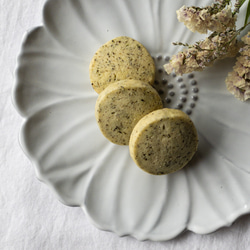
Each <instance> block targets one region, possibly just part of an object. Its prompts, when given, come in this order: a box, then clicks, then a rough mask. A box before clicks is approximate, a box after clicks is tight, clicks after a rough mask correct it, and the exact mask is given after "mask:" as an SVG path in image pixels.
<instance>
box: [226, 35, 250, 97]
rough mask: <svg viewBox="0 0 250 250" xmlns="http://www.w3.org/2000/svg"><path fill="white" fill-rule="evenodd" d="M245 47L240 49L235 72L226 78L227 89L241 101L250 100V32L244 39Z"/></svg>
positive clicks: (234, 68)
mask: <svg viewBox="0 0 250 250" xmlns="http://www.w3.org/2000/svg"><path fill="white" fill-rule="evenodd" d="M242 41H243V42H244V46H243V47H242V48H241V49H240V51H239V52H240V55H239V56H238V57H237V60H236V64H235V66H234V67H233V71H232V72H229V73H228V76H227V78H226V86H227V89H228V90H229V91H230V92H231V93H232V94H233V95H234V96H235V97H236V98H238V99H239V100H241V101H246V100H248V99H250V32H248V34H247V35H245V36H244V37H242Z"/></svg>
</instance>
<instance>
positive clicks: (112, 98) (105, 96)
mask: <svg viewBox="0 0 250 250" xmlns="http://www.w3.org/2000/svg"><path fill="white" fill-rule="evenodd" d="M162 106H163V105H162V101H161V98H160V96H159V94H158V93H157V91H156V90H155V89H154V88H153V87H152V86H151V85H149V84H147V83H144V82H142V81H139V80H122V81H119V82H115V83H112V84H110V85H109V86H108V87H107V88H106V89H105V90H103V91H102V93H101V94H100V95H99V96H98V98H97V102H96V106H95V116H96V120H97V122H98V125H99V128H100V130H101V131H102V133H103V135H104V136H105V137H106V138H107V139H108V140H110V141H111V142H113V143H115V144H119V145H128V144H129V138H130V134H131V132H132V130H133V128H134V126H135V125H136V123H137V122H138V121H139V120H140V119H141V118H142V117H143V116H145V115H146V114H148V113H150V112H152V111H153V110H156V109H161V108H162Z"/></svg>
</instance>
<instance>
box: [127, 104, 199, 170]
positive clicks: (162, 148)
mask: <svg viewBox="0 0 250 250" xmlns="http://www.w3.org/2000/svg"><path fill="white" fill-rule="evenodd" d="M197 147H198V135H197V131H196V128H195V126H194V124H193V122H192V121H191V119H190V118H189V116H188V115H186V114H185V113H184V112H182V111H180V110H176V109H167V108H164V109H161V110H156V111H153V112H151V113H149V114H148V115H146V116H145V117H143V118H142V119H141V120H140V121H139V122H138V123H137V124H136V126H135V127H134V130H133V132H132V134H131V137H130V142H129V150H130V155H131V157H132V159H133V160H134V161H135V163H136V164H137V165H138V166H139V167H140V168H141V169H143V170H144V171H146V172H148V173H150V174H154V175H163V174H169V173H173V172H175V171H177V170H180V169H181V168H183V167H184V166H185V165H186V164H187V163H188V162H189V161H190V160H191V159H192V157H193V155H194V154H195V152H196V150H197Z"/></svg>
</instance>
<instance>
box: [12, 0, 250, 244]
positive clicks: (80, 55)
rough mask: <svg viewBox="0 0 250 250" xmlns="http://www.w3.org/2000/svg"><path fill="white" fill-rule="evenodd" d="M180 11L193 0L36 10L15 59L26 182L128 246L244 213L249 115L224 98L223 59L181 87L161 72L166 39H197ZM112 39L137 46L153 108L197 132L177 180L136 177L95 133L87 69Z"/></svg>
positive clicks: (127, 161) (54, 3)
mask: <svg viewBox="0 0 250 250" xmlns="http://www.w3.org/2000/svg"><path fill="white" fill-rule="evenodd" d="M184 3H185V4H186V5H192V4H195V5H197V4H198V3H199V1H172V0H136V1H135V0H91V1H88V0H51V1H48V2H47V3H46V5H45V8H44V26H42V27H37V28H35V29H33V30H32V31H31V32H29V33H28V34H27V36H26V37H25V39H24V42H23V46H22V50H21V53H20V57H19V59H18V68H17V82H16V84H15V88H14V91H13V99H14V103H15V106H16V108H17V110H18V111H19V113H20V114H21V115H22V116H23V117H24V119H25V123H24V125H23V128H22V130H21V133H20V142H21V145H22V148H23V150H24V152H25V153H26V154H27V156H28V157H29V158H30V159H31V161H32V163H33V164H34V166H35V169H36V173H37V176H38V178H39V179H40V180H41V181H43V182H45V183H47V184H48V185H49V186H50V187H51V188H52V189H53V191H54V192H55V193H56V194H57V196H58V198H59V199H60V200H61V201H62V202H63V203H65V204H67V205H72V206H81V207H82V208H83V210H84V211H85V212H86V214H87V216H88V217H89V218H90V220H91V221H92V222H93V223H94V224H95V225H96V226H97V227H99V228H101V229H103V230H110V231H113V232H115V233H117V234H118V235H132V236H133V237H135V238H137V239H139V240H145V239H151V240H168V239H172V238H174V237H175V236H177V235H179V234H180V233H181V232H182V231H184V230H191V231H193V232H195V233H199V234H205V233H210V232H213V231H214V230H216V229H218V228H220V227H222V226H229V225H230V224H231V223H232V222H233V221H234V220H235V219H236V218H237V217H239V216H240V215H242V214H244V213H248V212H249V211H250V207H249V205H250V184H249V183H250V175H249V173H250V158H249V147H250V132H249V131H250V130H249V125H250V106H249V103H242V102H240V101H238V100H236V99H235V98H234V97H233V96H232V95H231V94H230V93H228V92H227V90H226V87H225V84H224V79H225V77H226V75H227V73H228V72H229V71H231V67H232V65H233V63H234V62H233V60H224V61H222V62H220V63H217V64H216V66H215V67H213V68H211V69H208V70H206V71H204V72H202V73H194V74H190V75H185V76H183V77H181V78H179V77H175V75H171V76H167V75H166V74H165V73H164V72H162V69H161V67H162V64H164V63H165V62H166V61H167V60H168V57H169V56H171V55H173V54H174V53H176V52H177V51H178V50H180V49H181V48H179V47H175V46H173V45H172V42H173V41H182V42H190V43H192V42H194V41H196V40H197V39H199V38H200V37H199V36H198V35H197V34H194V33H192V32H190V31H188V30H187V29H186V28H185V27H184V25H183V24H181V23H179V22H178V21H177V19H176V14H175V11H176V10H177V9H178V8H180V7H181V6H182V5H183V4H184ZM209 3H211V1H203V4H204V5H206V4H209ZM120 35H126V36H130V37H132V38H134V39H136V40H138V41H140V42H141V43H142V44H144V45H145V47H146V48H147V49H148V50H149V52H150V53H151V54H152V56H153V57H154V58H155V62H156V66H157V69H158V71H157V79H156V80H157V82H156V85H155V86H156V88H157V89H158V90H160V91H162V93H161V95H162V97H163V98H165V106H166V107H171V108H176V107H178V108H180V109H182V110H183V111H185V112H187V113H188V114H189V115H190V117H191V119H192V120H193V122H194V123H195V126H196V127H197V130H198V133H199V140H200V142H199V148H198V152H197V154H196V156H195V157H194V159H193V160H192V162H191V163H190V164H189V166H187V167H186V168H184V169H183V170H181V171H179V172H177V173H174V174H171V175H168V176H152V175H149V174H147V173H145V172H143V171H142V170H140V169H139V168H138V167H137V166H136V165H135V164H134V163H133V161H132V160H131V158H130V156H129V151H128V147H127V146H117V145H114V144H112V143H110V142H108V141H107V140H106V139H105V138H104V137H103V136H102V134H101V133H100V132H99V129H98V127H97V124H96V121H95V117H94V106H95V101H96V98H97V94H96V93H95V92H94V91H93V89H92V87H91V85H90V81H89V73H88V66H89V62H90V60H91V58H92V56H93V55H94V53H95V51H96V50H97V49H98V48H99V47H100V46H101V45H102V44H103V43H105V42H107V41H108V40H110V39H112V38H114V37H117V36H120ZM163 92H164V93H163Z"/></svg>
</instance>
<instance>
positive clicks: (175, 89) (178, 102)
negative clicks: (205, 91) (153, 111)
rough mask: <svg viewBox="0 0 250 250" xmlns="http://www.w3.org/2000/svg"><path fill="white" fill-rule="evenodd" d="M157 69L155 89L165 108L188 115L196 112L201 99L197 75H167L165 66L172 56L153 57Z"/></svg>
mask: <svg viewBox="0 0 250 250" xmlns="http://www.w3.org/2000/svg"><path fill="white" fill-rule="evenodd" d="M152 58H153V59H154V62H155V67H156V76H155V82H154V85H153V87H154V88H155V89H156V90H157V91H158V93H159V94H160V96H161V99H162V102H163V105H164V107H165V108H174V109H180V110H182V111H183V112H185V113H186V114H188V115H191V114H192V113H193V112H194V109H195V107H196V105H197V101H198V99H199V97H198V93H199V86H198V82H197V80H196V79H195V74H194V73H191V74H185V75H183V76H176V74H175V73H172V74H170V75H169V74H167V72H166V71H165V70H164V68H163V65H164V64H166V63H168V62H169V60H170V56H168V55H160V54H159V55H156V56H152Z"/></svg>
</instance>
